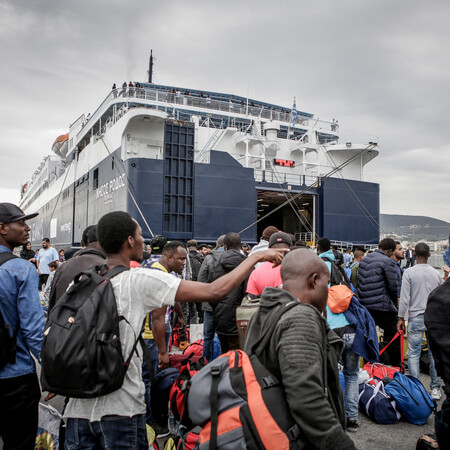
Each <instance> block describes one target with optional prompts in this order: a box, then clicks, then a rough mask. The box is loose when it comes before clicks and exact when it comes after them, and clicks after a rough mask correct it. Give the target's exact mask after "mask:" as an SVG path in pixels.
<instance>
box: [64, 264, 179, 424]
mask: <svg viewBox="0 0 450 450" xmlns="http://www.w3.org/2000/svg"><path fill="white" fill-rule="evenodd" d="M180 282H181V280H180V279H179V278H176V277H174V276H173V275H170V274H167V273H164V272H162V271H159V270H148V269H145V268H141V267H138V268H135V269H130V270H127V271H126V272H122V273H121V274H119V275H117V276H116V277H114V278H112V279H111V283H112V286H113V289H114V294H115V296H116V303H117V310H118V313H119V316H120V315H122V316H124V317H125V318H126V319H127V321H128V322H129V324H128V323H127V321H126V320H122V321H121V322H120V339H121V344H122V353H123V356H124V358H125V359H126V358H127V357H128V356H129V354H130V352H131V349H132V348H133V345H134V342H135V341H136V339H137V337H138V334H139V333H140V331H141V328H142V323H143V322H144V319H145V316H146V315H147V314H148V313H149V312H151V311H153V310H154V309H156V308H160V307H161V306H164V305H173V304H174V302H175V294H176V292H177V290H178V286H179V285H180ZM130 325H131V326H130ZM137 349H138V353H139V356H138V355H137V354H136V352H134V354H133V357H132V358H131V362H130V366H129V368H128V370H127V373H126V375H125V379H124V382H123V385H122V387H121V388H120V389H118V390H117V391H114V392H111V393H110V394H107V395H103V396H101V397H97V398H89V399H80V398H71V399H70V400H69V403H68V405H67V408H66V410H65V412H64V417H66V418H69V417H70V418H79V419H88V420H90V421H91V422H95V421H99V420H100V419H101V418H102V417H103V416H107V415H118V416H125V417H132V416H135V415H136V414H145V411H146V406H145V400H144V393H145V386H144V383H143V381H142V368H141V366H142V350H141V349H140V346H139V345H138V347H137Z"/></svg>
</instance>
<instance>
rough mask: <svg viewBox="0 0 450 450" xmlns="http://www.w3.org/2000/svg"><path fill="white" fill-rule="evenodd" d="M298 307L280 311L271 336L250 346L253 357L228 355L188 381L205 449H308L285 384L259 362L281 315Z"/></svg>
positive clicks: (192, 415)
mask: <svg viewBox="0 0 450 450" xmlns="http://www.w3.org/2000/svg"><path fill="white" fill-rule="evenodd" d="M298 304H300V303H299V302H297V301H294V302H290V303H288V304H286V305H282V306H280V307H279V309H278V311H277V312H276V313H274V317H273V320H272V319H271V323H270V326H269V329H268V330H267V333H265V334H264V335H263V336H262V337H261V339H260V340H259V341H258V342H256V343H255V345H254V346H253V347H252V350H251V352H250V353H251V356H249V355H247V354H246V353H245V352H243V351H242V350H233V351H229V352H227V353H225V354H223V355H221V356H219V357H218V358H216V359H215V360H214V361H212V362H211V363H209V364H208V365H207V366H205V367H204V368H203V369H201V370H200V372H198V373H197V374H196V375H195V377H194V378H193V379H192V380H191V381H190V389H189V394H188V397H187V406H188V411H189V417H190V419H191V420H192V422H193V423H194V424H196V425H200V426H202V427H203V429H202V431H201V432H200V435H199V444H200V447H201V448H203V447H204V448H209V449H210V450H216V449H218V450H221V449H228V448H236V449H237V448H249V449H250V448H251V449H266V448H270V449H277V450H298V449H301V448H304V439H302V436H301V430H300V428H299V427H298V425H297V424H296V423H295V422H294V419H293V418H292V416H291V413H290V411H289V407H288V405H287V402H286V398H285V394H284V390H283V387H282V385H281V384H280V383H279V382H278V380H277V379H276V378H275V376H274V375H273V374H272V373H271V372H270V371H269V370H268V369H266V368H265V367H264V366H263V364H262V363H261V362H260V360H259V357H260V356H261V355H262V353H263V351H264V349H265V348H266V346H267V345H268V344H269V342H270V338H271V336H272V334H273V332H274V330H275V327H276V325H277V322H278V321H279V319H280V317H281V316H282V315H283V314H284V313H285V312H286V311H287V310H289V309H290V308H293V307H295V306H297V305H298ZM231 446H232V447H231Z"/></svg>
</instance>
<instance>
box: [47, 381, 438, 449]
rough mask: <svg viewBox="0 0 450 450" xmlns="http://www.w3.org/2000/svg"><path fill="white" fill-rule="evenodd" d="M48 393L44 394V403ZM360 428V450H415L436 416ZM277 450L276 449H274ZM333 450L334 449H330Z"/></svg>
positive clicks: (56, 401) (58, 401)
mask: <svg viewBox="0 0 450 450" xmlns="http://www.w3.org/2000/svg"><path fill="white" fill-rule="evenodd" d="M421 381H422V383H423V385H424V386H425V388H426V389H428V388H429V385H430V377H429V376H428V375H424V374H421ZM441 392H442V394H443V397H442V399H441V400H440V401H439V402H438V409H440V407H441V404H442V402H443V400H444V393H443V390H441ZM45 396H46V393H43V394H42V402H44V398H45ZM48 404H50V405H51V406H53V407H54V408H56V409H57V410H58V411H60V412H61V411H62V408H63V404H64V398H63V397H60V396H56V397H55V398H53V399H52V400H50V401H49V402H48ZM358 420H359V423H360V427H359V430H358V431H357V432H356V433H349V436H350V437H351V438H352V440H353V442H354V443H355V445H356V447H357V448H358V449H359V450H378V449H380V450H385V449H386V450H387V449H389V450H414V449H415V448H416V444H417V440H418V439H419V437H420V436H421V435H422V434H427V433H434V414H432V415H431V416H430V417H429V418H428V421H427V423H426V424H425V425H422V426H418V425H412V424H410V423H408V422H406V420H404V419H401V420H400V421H399V422H397V423H396V424H394V425H379V424H377V423H375V422H374V421H373V420H371V419H369V418H368V417H367V416H366V415H365V414H364V413H362V412H361V411H360V412H359V418H358ZM273 450H276V449H273ZM330 450H332V449H330Z"/></svg>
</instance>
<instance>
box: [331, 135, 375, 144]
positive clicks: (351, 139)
mask: <svg viewBox="0 0 450 450" xmlns="http://www.w3.org/2000/svg"><path fill="white" fill-rule="evenodd" d="M378 143H379V137H378V136H375V135H369V134H365V135H341V136H339V142H338V140H337V139H336V140H334V141H332V142H328V144H327V145H347V146H348V147H351V146H352V145H353V144H356V145H360V144H373V145H378Z"/></svg>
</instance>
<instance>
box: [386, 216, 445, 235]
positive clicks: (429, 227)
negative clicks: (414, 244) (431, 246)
mask: <svg viewBox="0 0 450 450" xmlns="http://www.w3.org/2000/svg"><path fill="white" fill-rule="evenodd" d="M380 225H381V228H382V230H380V231H381V233H382V234H384V233H385V234H392V235H396V236H397V237H398V238H401V239H403V240H408V241H418V240H425V241H441V240H444V239H448V236H449V232H450V223H449V222H445V221H444V220H439V219H434V218H433V217H427V216H404V215H401V214H380Z"/></svg>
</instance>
